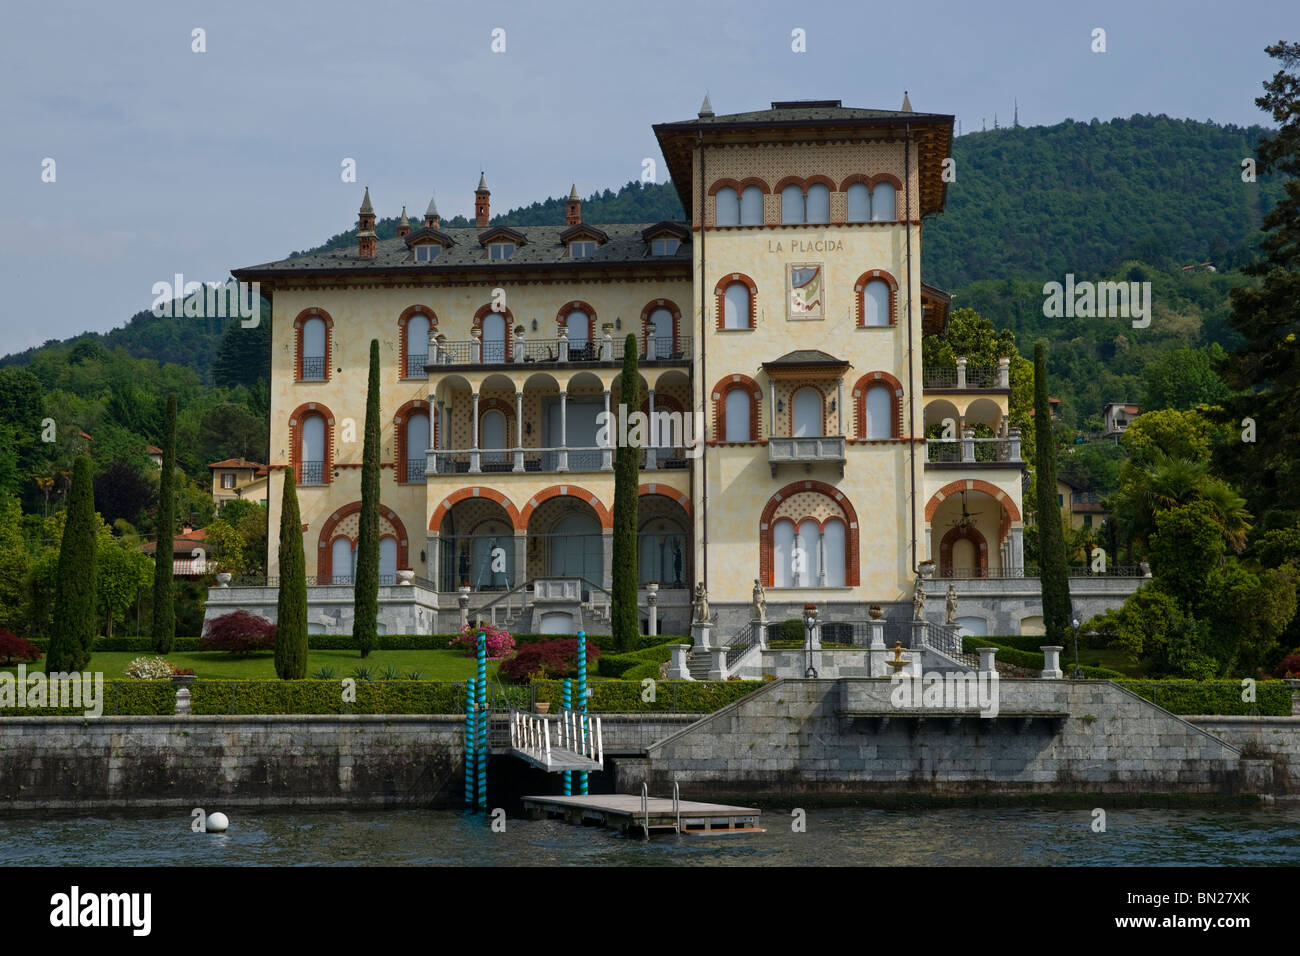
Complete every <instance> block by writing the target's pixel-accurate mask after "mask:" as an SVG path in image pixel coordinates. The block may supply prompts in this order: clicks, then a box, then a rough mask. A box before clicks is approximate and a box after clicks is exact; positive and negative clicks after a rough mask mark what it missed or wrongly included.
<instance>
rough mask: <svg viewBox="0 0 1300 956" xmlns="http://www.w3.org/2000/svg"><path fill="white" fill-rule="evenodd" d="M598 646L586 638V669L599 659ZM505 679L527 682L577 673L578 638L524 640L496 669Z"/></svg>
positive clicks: (590, 667) (576, 674) (575, 674)
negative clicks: (536, 641)
mask: <svg viewBox="0 0 1300 956" xmlns="http://www.w3.org/2000/svg"><path fill="white" fill-rule="evenodd" d="M599 658H600V648H599V647H597V646H596V645H595V644H592V643H591V642H590V641H588V642H587V672H588V673H590V672H591V671H592V670H593V668H592V664H593V663H594V662H595V661H597V660H599ZM497 673H498V674H500V675H501V676H502V677H504V678H505V679H506V680H508V681H515V682H517V683H524V684H526V683H528V682H530V681H533V680H543V679H547V678H556V677H577V676H578V639H577V638H576V637H570V638H562V639H560V640H557V641H539V642H538V643H536V644H525V645H524V646H523V647H521V648H520V649H519V650H518V651H516V652H515V655H514V656H513V657H511V658H510V659H509V660H507V661H505V662H504V663H502V665H501V667H500V669H499V670H498V671H497Z"/></svg>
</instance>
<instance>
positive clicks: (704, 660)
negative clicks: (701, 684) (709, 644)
mask: <svg viewBox="0 0 1300 956" xmlns="http://www.w3.org/2000/svg"><path fill="white" fill-rule="evenodd" d="M712 663H713V657H712V655H711V654H709V652H708V651H702V650H698V649H696V650H693V651H691V652H690V654H688V655H687V657H686V669H687V670H688V671H690V674H691V677H693V678H694V679H695V680H708V679H709V668H710V667H711V666H712Z"/></svg>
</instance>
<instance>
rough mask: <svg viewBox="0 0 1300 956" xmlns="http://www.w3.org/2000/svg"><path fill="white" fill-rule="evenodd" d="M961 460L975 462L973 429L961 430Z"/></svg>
mask: <svg viewBox="0 0 1300 956" xmlns="http://www.w3.org/2000/svg"><path fill="white" fill-rule="evenodd" d="M961 460H962V461H974V460H975V429H973V428H963V429H962V430H961Z"/></svg>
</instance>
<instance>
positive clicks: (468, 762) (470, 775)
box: [465, 677, 478, 810]
mask: <svg viewBox="0 0 1300 956" xmlns="http://www.w3.org/2000/svg"><path fill="white" fill-rule="evenodd" d="M477 706H478V698H477V697H476V696H475V690H474V678H472V677H471V678H470V679H469V680H467V681H465V806H467V807H469V808H470V809H471V810H472V809H474V738H475V737H476V736H477V735H478V721H477V720H476V719H475V712H476V710H477Z"/></svg>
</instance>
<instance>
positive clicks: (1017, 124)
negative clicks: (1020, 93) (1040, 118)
mask: <svg viewBox="0 0 1300 956" xmlns="http://www.w3.org/2000/svg"><path fill="white" fill-rule="evenodd" d="M1013 102H1014V103H1015V104H1016V118H1015V119H1014V120H1012V125H1013V126H1015V128H1016V129H1020V100H1018V99H1017V100H1013Z"/></svg>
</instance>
